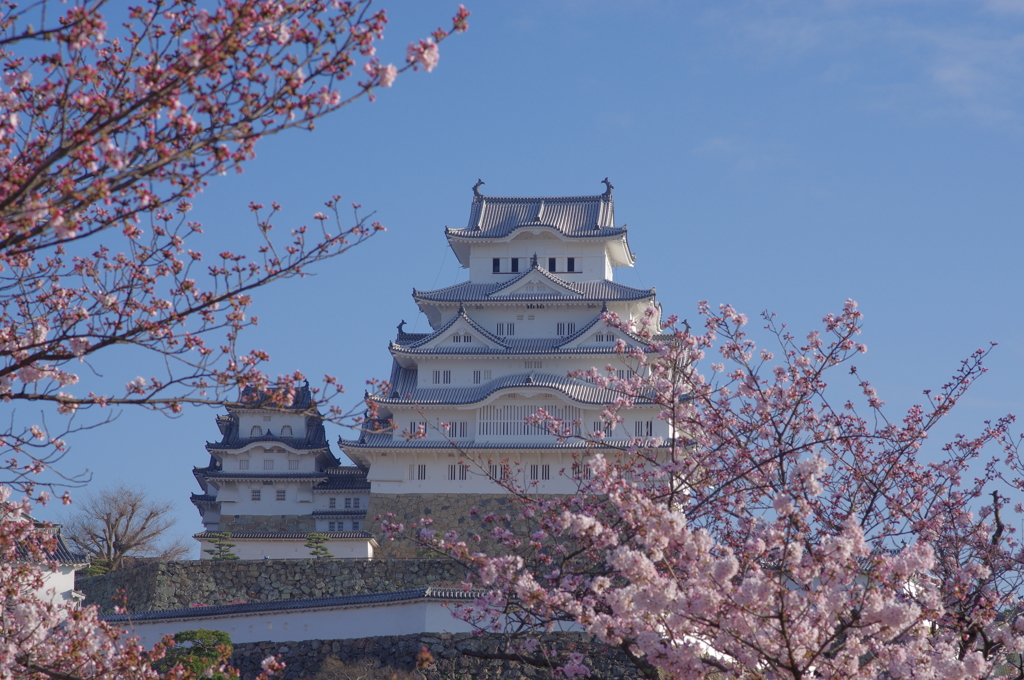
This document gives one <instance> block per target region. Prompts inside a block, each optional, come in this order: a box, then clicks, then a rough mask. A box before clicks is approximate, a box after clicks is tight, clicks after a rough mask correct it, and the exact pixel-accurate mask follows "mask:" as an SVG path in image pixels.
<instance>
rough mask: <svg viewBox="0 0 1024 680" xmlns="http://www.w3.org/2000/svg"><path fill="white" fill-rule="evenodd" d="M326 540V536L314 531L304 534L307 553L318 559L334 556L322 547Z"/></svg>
mask: <svg viewBox="0 0 1024 680" xmlns="http://www.w3.org/2000/svg"><path fill="white" fill-rule="evenodd" d="M326 542H327V537H326V536H324V535H323V534H319V533H317V532H315V531H314V532H312V533H310V534H309V535H308V536H306V547H307V548H309V554H310V555H312V556H313V557H316V558H318V559H319V558H321V557H334V555H332V554H331V553H330V551H329V550H328V549H327V548H326V547H324V543H326Z"/></svg>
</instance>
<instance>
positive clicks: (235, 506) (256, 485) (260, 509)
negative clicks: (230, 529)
mask: <svg viewBox="0 0 1024 680" xmlns="http://www.w3.org/2000/svg"><path fill="white" fill-rule="evenodd" d="M248 472H260V471H259V470H249V471H248ZM275 472H277V470H275ZM285 472H287V470H285ZM293 472H294V470H293ZM221 484H223V485H224V490H223V491H222V492H221V493H218V494H217V500H218V501H221V502H222V503H225V502H226V503H230V505H222V506H221V512H222V513H223V514H225V515H308V514H309V513H310V512H311V511H312V499H313V495H312V493H309V492H308V489H309V488H310V487H311V486H312V484H313V483H312V482H311V481H309V480H301V481H300V480H296V481H286V480H277V481H275V482H274V483H273V484H263V482H262V481H260V480H256V481H251V482H249V481H246V482H221ZM229 489H232V490H235V489H237V491H236V493H224V491H228V490H229ZM255 489H258V490H259V491H260V500H258V501H254V500H252V491H253V490H255ZM279 489H283V490H284V492H285V500H283V501H279V500H276V499H277V491H278V490H279ZM300 491H306V493H300ZM236 494H237V495H236Z"/></svg>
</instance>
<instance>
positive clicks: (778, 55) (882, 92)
mask: <svg viewBox="0 0 1024 680" xmlns="http://www.w3.org/2000/svg"><path fill="white" fill-rule="evenodd" d="M731 7H732V11H723V10H722V7H721V6H719V10H718V12H716V14H715V15H714V17H713V19H712V20H713V21H716V22H717V23H719V25H722V24H726V25H727V24H728V23H732V29H733V35H734V37H735V38H736V39H737V42H736V43H735V49H736V50H737V51H738V54H740V55H742V56H743V57H747V58H749V57H753V58H754V59H755V61H756V62H757V63H758V65H759V67H762V68H774V67H777V66H778V63H779V62H780V61H784V62H788V63H792V62H794V61H801V62H803V63H804V64H810V65H811V68H819V69H820V72H819V76H818V78H817V79H818V81H819V82H822V83H834V82H842V83H843V84H844V85H849V86H851V87H860V88H861V89H862V92H863V93H864V94H866V96H868V97H871V98H875V100H876V101H875V102H874V106H891V105H892V104H893V103H895V102H899V103H900V105H901V107H904V108H907V110H911V111H913V110H916V111H917V113H918V114H923V115H934V114H939V115H947V114H950V113H951V114H953V115H957V116H970V117H974V118H976V119H978V120H980V121H983V122H985V123H993V122H999V123H1005V122H1007V121H1016V122H1015V124H1016V125H1017V126H1019V127H1021V128H1022V129H1024V0H982V1H981V2H974V3H962V2H960V3H944V2H935V1H934V0H932V1H931V2H917V1H914V0H903V1H899V0H888V1H884V2H883V1H881V0H879V1H877V2H873V1H859V2H850V1H849V0H833V1H832V2H828V3H826V4H824V5H822V4H819V3H809V2H804V1H802V0H793V1H781V2H765V3H740V4H737V5H733V6H731ZM866 105H867V106H872V104H870V103H869V104H866Z"/></svg>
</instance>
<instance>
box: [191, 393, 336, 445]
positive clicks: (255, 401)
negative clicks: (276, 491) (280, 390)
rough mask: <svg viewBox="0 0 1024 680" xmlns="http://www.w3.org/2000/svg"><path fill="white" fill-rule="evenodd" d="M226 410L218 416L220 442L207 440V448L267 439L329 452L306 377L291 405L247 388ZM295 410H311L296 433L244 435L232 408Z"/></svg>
mask: <svg viewBox="0 0 1024 680" xmlns="http://www.w3.org/2000/svg"><path fill="white" fill-rule="evenodd" d="M227 407H228V411H229V413H228V414H227V415H219V416H217V427H218V428H219V429H220V433H221V440H220V441H219V442H207V443H206V450H207V451H225V450H231V449H240V448H243V447H245V446H248V445H249V444H253V443H256V442H268V443H275V444H283V445H284V446H287V447H289V448H291V449H296V450H302V451H316V450H319V449H325V450H326V451H327V452H328V453H330V446H331V445H330V443H328V441H327V433H326V432H325V431H324V423H323V420H322V419H321V418H320V417H319V415H320V412H319V411H318V410H317V408H316V404H315V403H314V402H313V393H312V391H311V390H310V389H309V382H308V381H306V382H305V383H304V384H303V385H302V386H300V387H299V388H298V389H297V390H296V391H295V399H294V401H293V402H292V404H291V406H277V405H272V404H271V403H270V397H268V396H267V395H266V394H264V393H261V392H259V391H257V390H255V389H253V388H248V387H247V388H246V389H244V390H243V391H242V400H241V402H239V403H237V404H227ZM260 408H267V409H272V410H275V411H276V410H285V411H296V412H299V413H302V412H307V411H308V412H310V413H309V415H307V416H306V417H305V426H306V431H305V433H302V434H301V435H299V436H294V437H282V436H280V435H279V434H278V435H275V434H271V433H270V432H267V434H265V435H261V436H259V437H246V436H244V435H243V434H242V433H241V432H240V431H239V427H238V414H237V413H234V412H233V411H235V410H237V409H260Z"/></svg>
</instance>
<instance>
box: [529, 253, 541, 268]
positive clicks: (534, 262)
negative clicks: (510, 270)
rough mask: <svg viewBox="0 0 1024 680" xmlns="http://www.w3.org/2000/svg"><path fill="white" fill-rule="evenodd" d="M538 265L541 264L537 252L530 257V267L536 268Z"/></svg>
mask: <svg viewBox="0 0 1024 680" xmlns="http://www.w3.org/2000/svg"><path fill="white" fill-rule="evenodd" d="M538 266H539V265H538V264H537V253H534V254H533V257H531V258H530V268H531V269H536V268H537V267H538Z"/></svg>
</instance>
